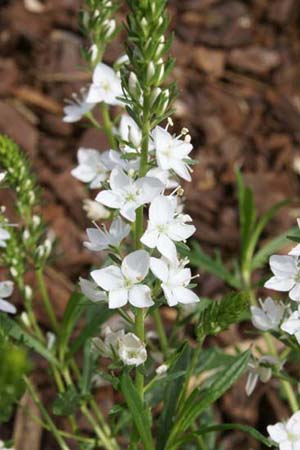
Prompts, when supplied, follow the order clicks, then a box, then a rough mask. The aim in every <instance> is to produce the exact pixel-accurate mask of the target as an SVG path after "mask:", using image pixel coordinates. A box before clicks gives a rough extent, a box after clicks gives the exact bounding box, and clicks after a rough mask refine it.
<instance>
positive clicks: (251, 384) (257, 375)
mask: <svg viewBox="0 0 300 450" xmlns="http://www.w3.org/2000/svg"><path fill="white" fill-rule="evenodd" d="M276 364H278V360H277V359H276V358H274V357H273V356H268V355H266V356H262V357H261V358H259V359H254V358H252V359H251V361H250V362H249V364H248V369H249V373H248V377H247V381H246V386H245V390H246V394H247V395H248V396H250V395H251V394H252V393H253V391H254V389H255V387H256V385H257V382H258V380H260V381H261V382H262V383H267V382H268V381H269V380H270V379H271V377H272V367H270V366H274V365H276Z"/></svg>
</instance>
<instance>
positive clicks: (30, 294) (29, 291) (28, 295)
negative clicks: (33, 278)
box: [24, 284, 32, 300]
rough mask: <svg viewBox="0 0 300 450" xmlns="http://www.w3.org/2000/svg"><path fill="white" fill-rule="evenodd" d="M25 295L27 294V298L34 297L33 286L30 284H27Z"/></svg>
mask: <svg viewBox="0 0 300 450" xmlns="http://www.w3.org/2000/svg"><path fill="white" fill-rule="evenodd" d="M24 295H25V300H31V299H32V289H31V287H30V286H29V285H28V284H26V285H25V288H24Z"/></svg>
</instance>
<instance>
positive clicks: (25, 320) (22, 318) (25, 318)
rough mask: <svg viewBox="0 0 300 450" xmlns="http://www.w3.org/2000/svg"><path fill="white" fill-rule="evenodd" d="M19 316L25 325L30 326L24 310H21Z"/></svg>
mask: <svg viewBox="0 0 300 450" xmlns="http://www.w3.org/2000/svg"><path fill="white" fill-rule="evenodd" d="M20 317H21V321H22V322H23V324H24V325H25V327H27V328H30V320H29V317H28V314H27V313H26V312H22V313H21V316H20Z"/></svg>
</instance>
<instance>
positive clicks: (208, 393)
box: [166, 350, 251, 448]
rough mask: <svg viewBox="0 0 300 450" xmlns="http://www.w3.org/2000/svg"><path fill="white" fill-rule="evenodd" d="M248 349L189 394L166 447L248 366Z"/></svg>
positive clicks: (171, 444)
mask: <svg viewBox="0 0 300 450" xmlns="http://www.w3.org/2000/svg"><path fill="white" fill-rule="evenodd" d="M250 354H251V352H250V350H247V351H246V352H244V353H242V354H240V355H238V356H237V357H236V358H235V360H234V361H233V362H232V364H231V365H230V366H229V367H226V368H225V369H224V370H222V371H221V372H220V373H219V374H218V375H217V376H216V377H215V378H214V381H213V383H212V384H211V385H210V386H209V387H208V388H207V389H205V390H204V391H202V392H199V390H198V389H194V391H193V392H192V393H191V394H190V396H189V397H188V399H187V400H186V402H185V405H184V406H183V408H182V410H181V415H180V417H179V418H178V420H177V422H176V423H175V425H174V428H173V430H172V433H171V435H170V438H169V441H168V445H167V447H166V448H171V447H172V446H173V445H174V443H175V442H176V439H177V438H178V437H179V436H180V434H182V433H184V432H185V430H187V429H188V428H189V427H190V426H191V425H192V424H193V423H194V422H195V420H196V419H197V418H198V417H199V415H201V414H202V412H203V411H205V409H206V408H208V407H209V406H210V405H212V404H213V403H215V402H216V401H217V400H218V399H219V398H220V397H221V396H222V395H223V394H224V393H225V392H226V391H227V390H228V389H229V388H230V387H231V386H232V385H233V384H234V383H235V382H236V380H237V379H238V378H239V377H240V376H241V375H242V373H243V372H244V370H245V369H246V368H247V366H248V362H249V358H250Z"/></svg>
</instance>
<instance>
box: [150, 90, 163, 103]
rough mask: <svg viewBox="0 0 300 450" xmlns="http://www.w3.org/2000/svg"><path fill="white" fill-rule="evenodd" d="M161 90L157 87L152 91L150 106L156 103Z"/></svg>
mask: <svg viewBox="0 0 300 450" xmlns="http://www.w3.org/2000/svg"><path fill="white" fill-rule="evenodd" d="M161 92H162V91H161V89H160V88H159V87H156V88H154V89H153V91H152V94H151V99H150V106H153V105H154V103H155V102H156V100H157V98H158V97H159V95H160V94H161Z"/></svg>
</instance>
